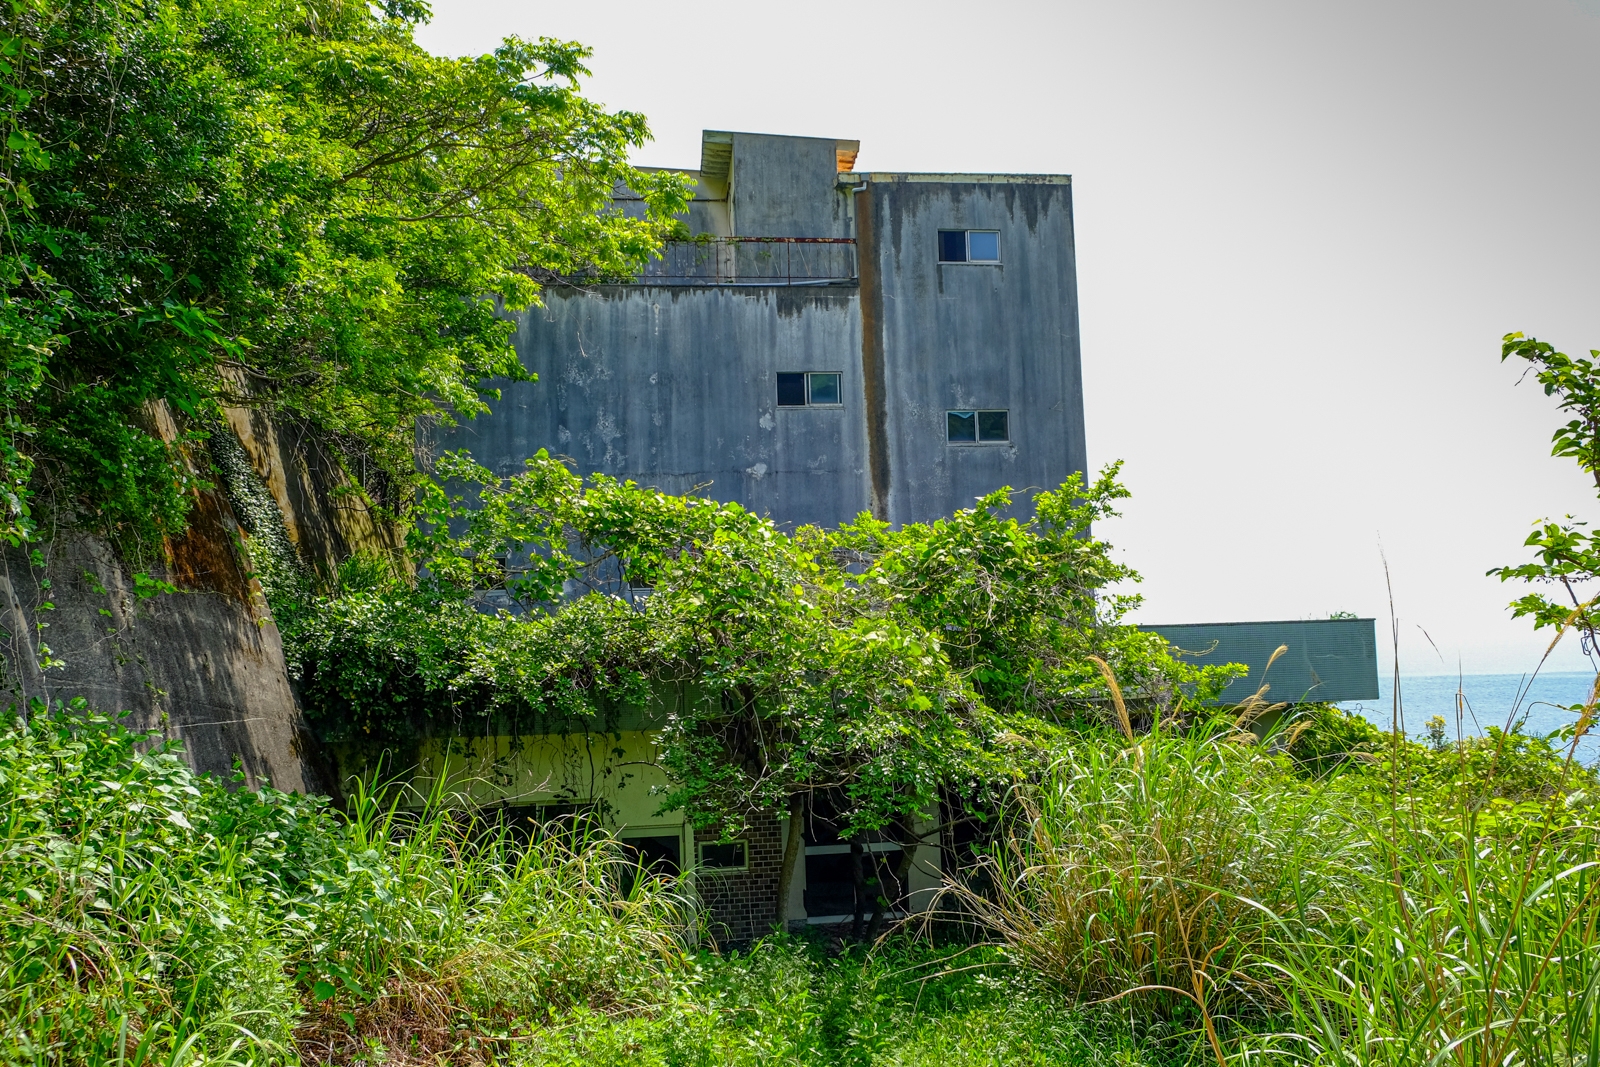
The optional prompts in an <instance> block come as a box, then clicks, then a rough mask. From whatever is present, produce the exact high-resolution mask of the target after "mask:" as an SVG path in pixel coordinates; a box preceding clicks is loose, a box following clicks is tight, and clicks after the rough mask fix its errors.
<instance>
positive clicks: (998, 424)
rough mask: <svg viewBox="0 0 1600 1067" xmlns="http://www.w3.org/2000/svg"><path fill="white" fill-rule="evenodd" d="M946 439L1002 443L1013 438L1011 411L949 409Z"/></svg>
mask: <svg viewBox="0 0 1600 1067" xmlns="http://www.w3.org/2000/svg"><path fill="white" fill-rule="evenodd" d="M944 418H945V440H946V441H950V442H953V443H955V444H1001V443H1004V442H1006V441H1009V440H1011V413H1010V412H1009V411H1002V410H991V411H947V412H945V413H944Z"/></svg>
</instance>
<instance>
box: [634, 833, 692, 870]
mask: <svg viewBox="0 0 1600 1067" xmlns="http://www.w3.org/2000/svg"><path fill="white" fill-rule="evenodd" d="M682 847H683V844H682V842H681V841H679V840H678V835H677V834H673V835H671V836H670V837H669V836H665V835H663V836H661V837H626V838H623V840H622V850H623V854H624V855H626V856H628V858H629V859H632V860H635V861H637V862H638V863H639V865H640V866H642V867H645V868H647V869H649V870H654V871H660V872H661V873H662V874H677V873H678V869H679V867H680V866H681V865H682V863H681V860H680V857H679V852H680V851H681V849H682Z"/></svg>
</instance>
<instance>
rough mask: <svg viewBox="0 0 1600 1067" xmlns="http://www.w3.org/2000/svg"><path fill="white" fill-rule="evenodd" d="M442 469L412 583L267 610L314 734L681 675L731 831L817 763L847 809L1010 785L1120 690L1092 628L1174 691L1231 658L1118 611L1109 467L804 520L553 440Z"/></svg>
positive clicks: (1198, 686)
mask: <svg viewBox="0 0 1600 1067" xmlns="http://www.w3.org/2000/svg"><path fill="white" fill-rule="evenodd" d="M438 473H439V475H440V477H441V478H442V479H448V480H449V481H445V482H441V483H440V484H435V485H432V486H430V487H425V489H424V492H423V494H422V499H421V503H420V504H419V513H420V515H421V516H422V518H423V520H424V521H423V522H421V523H419V525H418V526H417V528H416V530H415V531H414V534H413V537H412V542H411V548H412V551H413V553H414V555H415V556H416V558H417V560H418V562H419V564H420V565H421V567H422V569H423V575H424V576H423V578H422V579H421V580H419V582H418V583H417V585H416V587H415V588H404V587H399V586H390V587H387V588H382V589H377V590H374V591H371V592H367V593H361V594H352V595H348V596H345V597H336V598H318V599H314V600H311V601H306V602H302V603H298V604H285V605H283V606H282V607H281V608H279V609H278V611H277V614H278V618H279V622H280V626H281V627H282V629H283V632H284V634H285V639H286V646H287V648H288V649H289V651H290V654H291V657H292V659H293V662H294V664H295V669H296V670H297V672H298V675H299V679H300V686H301V692H302V694H303V695H304V696H305V697H306V703H307V707H308V713H309V714H310V715H311V717H312V719H313V722H314V723H315V724H316V725H317V727H318V729H319V730H321V731H322V732H323V735H324V736H325V737H328V738H333V739H341V740H342V739H352V738H363V737H365V738H370V739H373V740H378V741H392V740H403V739H406V738H408V737H414V736H416V735H417V733H419V732H422V731H427V730H432V731H435V732H438V733H450V732H453V731H456V730H458V729H459V728H461V727H462V726H463V725H464V724H470V725H471V732H478V731H480V730H483V729H485V728H486V726H485V724H486V723H487V722H494V721H498V722H499V723H501V724H502V727H504V724H505V723H508V722H512V723H514V722H524V723H526V722H530V721H534V720H538V721H542V722H545V723H552V722H553V723H558V724H559V723H563V722H567V723H570V722H573V721H575V720H576V719H578V718H580V717H582V716H584V715H588V716H590V717H599V718H601V719H604V718H605V716H606V715H607V714H609V713H610V712H612V711H613V710H614V709H615V708H616V707H617V706H618V705H619V704H634V705H640V704H643V703H645V700H646V698H647V697H648V695H649V694H650V693H651V692H660V691H661V690H662V688H663V687H674V688H676V689H677V690H678V691H681V692H683V693H684V694H685V696H686V699H684V700H683V701H681V702H679V703H678V704H677V705H676V708H675V710H673V711H672V712H671V713H670V714H669V715H668V716H667V718H666V721H665V722H664V723H663V724H662V727H661V731H660V734H659V737H658V739H657V744H658V746H659V750H660V754H661V760H662V763H663V764H664V766H665V767H666V768H667V769H668V770H669V771H670V773H671V775H672V777H673V779H674V781H675V783H676V789H675V791H674V792H673V793H672V794H671V795H670V796H668V797H667V798H666V801H665V802H666V804H667V805H669V806H678V807H682V808H683V809H684V810H686V811H687V813H688V814H689V816H690V818H691V819H692V820H693V821H695V822H696V824H698V825H701V826H711V825H721V826H724V827H726V828H728V829H730V830H732V829H736V828H737V827H738V826H739V825H740V824H741V823H742V821H743V820H744V819H745V818H746V817H747V816H748V815H749V814H750V813H751V812H753V811H756V810H761V809H767V810H772V809H778V810H787V808H788V801H789V798H790V797H791V796H793V795H795V794H807V793H812V792H817V791H821V790H828V791H830V794H831V796H830V800H831V801H832V802H833V803H834V804H835V806H836V808H837V810H839V812H840V814H841V815H842V816H843V817H844V819H845V822H846V832H847V833H856V832H859V831H863V830H875V829H879V828H882V827H885V826H888V825H891V824H900V825H904V824H906V823H908V822H909V821H910V820H911V819H912V818H913V817H914V816H916V815H919V814H921V813H924V812H928V811H931V810H933V808H934V807H935V805H936V803H937V802H938V800H939V797H940V795H941V790H945V789H955V790H957V791H958V792H959V793H960V795H962V796H964V797H966V798H969V799H971V800H973V801H975V802H976V801H979V800H981V799H982V797H984V796H985V795H988V796H991V797H994V798H998V797H999V796H1000V795H1002V793H1003V791H1004V789H1005V788H1007V787H1008V785H1009V783H1010V781H1011V780H1012V778H1013V777H1014V776H1015V775H1016V774H1018V773H1024V774H1025V773H1029V770H1028V768H1031V767H1034V766H1038V759H1037V756H1038V753H1040V752H1041V751H1042V749H1041V745H1044V744H1046V743H1047V742H1048V741H1049V739H1050V738H1052V737H1054V736H1055V735H1056V734H1057V733H1058V732H1059V731H1060V729H1061V728H1062V724H1064V723H1069V722H1074V721H1079V720H1091V721H1092V720H1095V719H1096V718H1098V717H1099V716H1101V715H1102V714H1103V709H1104V707H1105V698H1106V690H1105V683H1104V680H1103V679H1102V678H1101V676H1100V674H1099V672H1098V669H1097V668H1096V667H1094V666H1093V665H1092V663H1091V662H1090V661H1089V660H1088V657H1089V656H1090V655H1091V654H1092V655H1099V656H1101V657H1103V658H1106V659H1108V660H1109V661H1111V662H1112V663H1113V664H1114V665H1115V666H1116V668H1117V669H1118V670H1119V671H1121V672H1122V673H1123V675H1124V676H1125V677H1129V678H1132V679H1134V680H1135V684H1136V685H1137V687H1138V692H1139V694H1140V695H1141V697H1142V699H1144V700H1145V701H1146V702H1147V703H1148V704H1149V705H1150V707H1151V708H1152V710H1154V711H1155V712H1157V713H1165V714H1167V715H1169V716H1170V715H1173V714H1176V713H1177V709H1178V708H1179V707H1181V706H1183V705H1184V704H1185V703H1186V702H1187V701H1188V700H1189V697H1188V696H1187V693H1189V692H1193V693H1194V694H1195V695H1196V696H1198V697H1199V698H1200V699H1205V698H1206V697H1207V696H1209V695H1210V694H1213V693H1215V692H1216V691H1217V690H1219V689H1220V688H1221V686H1222V685H1224V684H1226V681H1227V680H1228V678H1229V677H1231V674H1232V672H1231V671H1230V670H1229V669H1225V668H1224V669H1217V668H1210V669H1205V670H1200V669H1195V668H1191V667H1185V666H1183V665H1181V664H1179V663H1177V662H1176V661H1174V660H1173V659H1172V658H1171V657H1170V656H1169V655H1168V654H1167V652H1166V648H1165V645H1164V643H1163V642H1162V641H1161V640H1160V639H1159V638H1158V637H1155V636H1153V635H1146V634H1142V633H1140V632H1138V631H1136V630H1134V629H1133V628H1131V627H1128V626H1125V625H1121V624H1120V623H1119V617H1120V615H1121V614H1122V613H1123V612H1124V611H1125V610H1127V608H1128V607H1129V606H1131V604H1132V603H1133V601H1132V599H1131V598H1129V597H1125V596H1110V595H1105V593H1104V590H1105V587H1106V586H1107V585H1108V584H1109V583H1112V582H1118V581H1126V580H1129V579H1132V578H1134V577H1136V576H1134V575H1133V574H1132V572H1130V571H1129V570H1127V569H1126V568H1123V567H1120V566H1118V565H1116V564H1114V563H1113V562H1112V561H1111V559H1110V554H1109V553H1110V550H1109V546H1107V545H1106V544H1105V543H1104V542H1103V541H1100V540H1097V539H1095V538H1093V537H1091V536H1090V535H1089V526H1090V523H1091V522H1093V521H1095V520H1098V519H1103V518H1105V517H1107V516H1109V515H1111V514H1112V511H1111V504H1112V502H1113V501H1115V500H1116V499H1118V498H1119V497H1120V496H1122V495H1125V494H1124V492H1123V490H1122V489H1121V487H1120V486H1118V485H1117V483H1116V481H1115V477H1114V476H1115V468H1112V469H1109V470H1107V471H1106V472H1105V473H1104V474H1103V475H1102V476H1101V477H1100V478H1099V479H1098V480H1097V481H1096V482H1094V483H1093V484H1092V485H1087V486H1086V485H1084V484H1083V483H1082V481H1081V480H1080V479H1078V478H1076V477H1075V478H1074V479H1073V480H1072V481H1069V482H1068V483H1066V484H1065V485H1063V486H1062V487H1061V489H1060V490H1059V491H1057V492H1047V493H1041V494H1039V495H1038V496H1037V497H1036V498H1035V501H1034V503H1035V509H1036V511H1037V516H1038V517H1037V518H1035V519H1031V520H1028V521H1025V522H1023V521H1018V520H1016V519H1011V518H1003V517H1002V513H1003V511H1005V510H1006V509H1007V508H1008V506H1009V503H1010V496H1011V494H1010V491H1009V490H1000V491H998V492H996V493H993V494H990V495H989V496H987V497H984V498H983V499H982V500H980V501H979V502H978V504H977V506H976V507H974V508H971V509H966V510H963V511H960V512H957V513H956V514H955V515H954V516H952V517H951V518H949V519H944V520H940V521H939V522H936V523H933V524H931V525H915V524H914V525H909V526H906V527H904V528H903V529H900V530H892V529H890V528H889V527H888V526H887V525H886V524H884V523H881V522H877V521H875V520H873V519H871V518H870V517H868V516H862V517H860V518H858V519H857V520H856V521H855V522H854V523H851V524H849V525H846V526H844V527H841V528H840V529H838V530H833V531H827V530H821V529H816V528H804V529H801V530H798V531H796V532H795V533H793V534H792V535H791V534H787V533H785V532H784V531H782V530H779V529H778V528H777V527H776V526H774V525H773V523H772V522H770V521H769V520H767V519H764V518H761V517H759V516H757V515H754V514H752V513H750V512H748V511H745V510H744V509H743V508H741V507H739V506H738V505H737V504H719V503H716V502H713V501H710V500H701V499H696V498H691V497H675V496H669V495H666V494H663V493H660V492H657V491H654V490H647V489H642V488H640V487H638V486H636V485H634V484H632V483H620V482H617V481H615V480H613V479H609V478H606V477H603V476H596V477H595V478H594V479H593V480H592V482H591V483H590V484H588V485H585V484H584V483H583V482H582V481H581V480H580V479H578V478H577V477H575V476H574V475H573V474H572V473H571V472H570V471H568V470H567V468H566V467H564V466H563V465H562V464H561V463H560V462H558V461H557V460H555V459H552V458H551V457H549V456H548V455H546V454H545V453H543V452H541V453H540V454H539V455H538V456H536V457H534V458H533V459H530V460H529V461H528V464H527V470H526V472H525V473H522V474H519V475H517V476H515V477H513V478H510V479H508V480H506V481H503V482H502V481H501V480H499V479H497V478H495V477H493V476H492V475H491V474H490V473H489V472H488V471H486V470H484V469H482V468H481V467H478V466H477V465H476V464H473V463H471V462H470V460H468V459H467V458H466V457H463V456H455V455H451V456H445V457H443V458H442V459H441V461H440V463H439V467H438ZM446 486H450V488H446ZM640 587H647V588H648V590H649V593H648V595H647V596H640V595H638V594H637V592H636V590H638V589H639V588H640ZM569 589H576V590H579V591H586V592H584V595H582V596H579V597H577V598H576V599H575V600H571V601H570V602H568V601H563V600H562V597H563V591H564V590H569ZM630 600H631V603H630ZM491 603H498V604H499V605H500V607H501V609H502V610H499V611H498V612H497V613H495V614H489V613H488V611H487V610H478V609H480V608H485V609H486V608H487V607H488V605H490V604H491ZM513 609H514V610H513ZM508 732H516V731H515V730H508ZM1019 768H1020V769H1021V770H1019Z"/></svg>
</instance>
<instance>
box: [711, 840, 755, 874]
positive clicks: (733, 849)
mask: <svg viewBox="0 0 1600 1067" xmlns="http://www.w3.org/2000/svg"><path fill="white" fill-rule="evenodd" d="M700 867H701V868H702V869H703V870H707V871H742V870H744V868H745V859H744V842H743V841H719V842H715V843H713V842H710V841H707V842H705V843H703V844H701V846H700Z"/></svg>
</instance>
